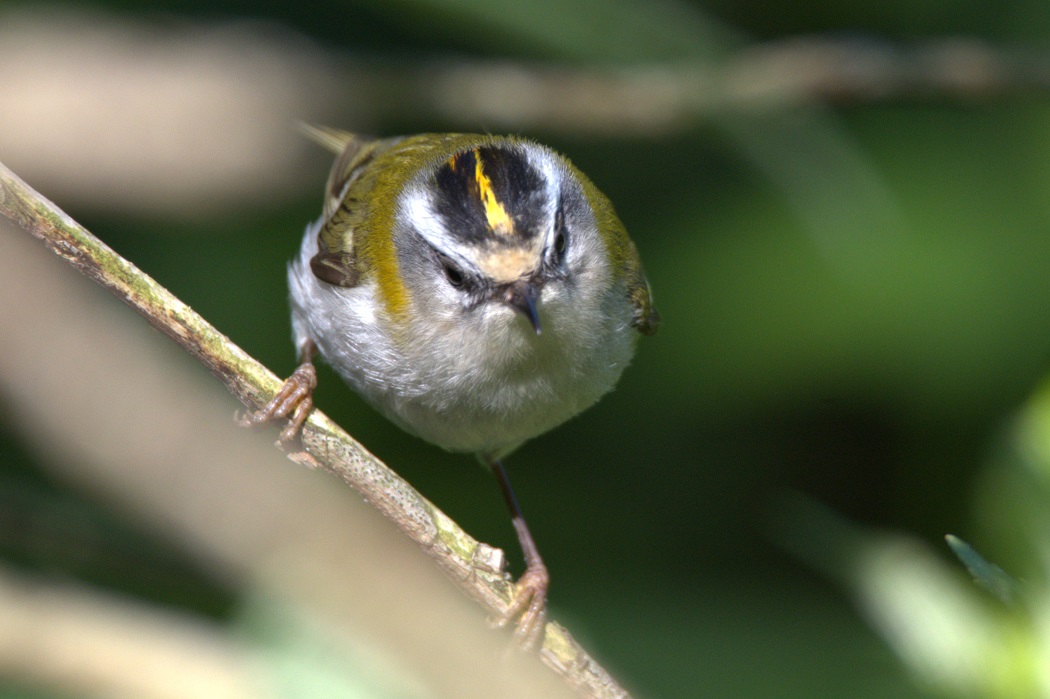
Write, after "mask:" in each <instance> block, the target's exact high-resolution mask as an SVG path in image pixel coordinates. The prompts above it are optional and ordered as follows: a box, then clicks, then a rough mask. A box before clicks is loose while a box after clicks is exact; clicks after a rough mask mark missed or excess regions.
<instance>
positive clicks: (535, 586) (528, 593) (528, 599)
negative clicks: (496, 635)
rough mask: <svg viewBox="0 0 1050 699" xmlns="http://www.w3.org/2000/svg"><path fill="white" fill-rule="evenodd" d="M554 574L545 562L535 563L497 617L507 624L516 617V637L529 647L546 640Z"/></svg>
mask: <svg viewBox="0 0 1050 699" xmlns="http://www.w3.org/2000/svg"><path fill="white" fill-rule="evenodd" d="M549 587H550V575H548V574H547V568H546V567H545V566H544V565H543V564H542V563H541V564H540V565H538V566H531V567H529V568H528V569H526V570H525V573H524V574H523V575H522V576H521V577H520V578H518V582H517V583H516V584H515V585H514V599H512V600H511V603H510V606H509V607H507V609H506V611H504V612H503V614H501V615H500V616H499V618H498V619H496V626H497V627H499V628H504V627H506V626H508V625H509V624H510V623H511V622H512V621H513V620H514V619H517V624H516V625H515V627H514V641H515V643H517V644H518V646H519V647H520V648H521V649H522V650H525V651H531V650H534V649H535V648H537V647H538V646H539V645H542V643H543V635H544V630H545V628H546V625H547V624H546V622H547V589H548V588H549Z"/></svg>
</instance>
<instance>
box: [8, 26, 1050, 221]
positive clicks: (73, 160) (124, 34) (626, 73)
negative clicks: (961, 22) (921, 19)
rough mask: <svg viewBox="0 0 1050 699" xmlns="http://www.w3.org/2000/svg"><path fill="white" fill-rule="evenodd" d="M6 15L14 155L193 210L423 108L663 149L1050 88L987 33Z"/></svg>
mask: <svg viewBox="0 0 1050 699" xmlns="http://www.w3.org/2000/svg"><path fill="white" fill-rule="evenodd" d="M2 20H3V21H2V22H0V65H3V66H7V68H6V69H5V70H4V73H5V76H4V78H5V79H4V84H5V89H4V91H3V93H2V94H0V148H2V152H3V153H4V156H5V161H6V162H7V163H8V164H9V165H10V166H11V167H13V168H14V170H15V171H16V172H19V173H21V174H22V175H23V176H24V177H26V178H27V179H29V180H30V181H34V182H37V184H38V186H40V187H43V188H45V189H47V190H48V191H51V192H56V194H55V196H59V195H61V196H60V198H62V199H63V200H72V201H74V202H77V203H82V204H84V205H87V206H90V207H111V208H119V209H121V210H136V209H138V210H140V212H142V213H145V212H156V213H163V214H164V215H170V216H176V217H189V218H196V217H201V216H206V215H208V213H209V212H213V211H214V210H215V209H216V207H227V206H230V205H238V204H239V205H240V206H252V205H254V204H258V203H260V202H271V203H272V202H273V200H274V199H288V198H291V197H295V196H299V195H300V194H301V192H302V189H301V188H302V183H303V182H305V181H306V178H304V174H305V172H306V167H307V164H308V163H311V162H312V161H311V160H310V158H309V157H308V154H309V152H310V148H311V147H310V145H309V144H308V143H306V142H305V140H304V139H299V138H296V137H294V136H293V135H292V134H291V128H292V125H293V124H294V123H296V122H297V121H298V120H302V119H305V120H308V121H313V122H320V123H328V124H339V125H352V127H353V128H354V129H356V130H359V131H366V132H369V131H371V132H376V133H384V134H385V133H387V132H388V130H389V127H388V126H386V125H387V124H390V123H392V122H393V123H396V122H398V121H402V120H403V117H404V116H405V115H414V117H415V118H423V119H426V120H428V121H430V122H431V123H432V124H433V125H434V128H435V129H437V130H443V129H446V128H462V125H464V124H476V125H481V127H482V128H483V129H485V130H490V131H511V132H523V133H529V132H532V133H535V132H554V133H562V134H568V135H573V134H585V135H588V136H589V137H595V136H601V137H604V138H611V137H616V138H625V137H639V136H644V137H647V138H652V137H655V136H660V135H669V134H673V133H681V132H685V131H689V130H692V129H695V128H697V127H698V126H700V125H703V124H705V123H712V122H713V123H718V122H720V121H722V120H727V119H728V120H732V119H734V118H735V115H738V114H768V113H770V112H776V111H779V110H785V109H791V108H794V107H798V106H800V105H813V104H838V105H842V104H852V105H861V104H870V103H898V102H902V101H915V100H923V101H943V100H952V101H959V102H973V101H976V100H980V101H982V102H983V103H987V102H988V100H991V99H1004V98H1010V99H1017V98H1019V97H1025V96H1039V95H1042V96H1045V95H1046V93H1047V90H1048V89H1050V52H1046V51H1039V50H1034V49H1027V50H1021V49H1017V48H1014V47H1009V46H996V45H993V44H990V43H988V42H986V41H982V40H980V39H975V38H947V39H936V40H925V41H912V42H907V43H901V42H890V41H887V40H880V39H876V38H867V39H859V38H852V39H851V38H841V39H837V38H833V37H822V36H812V37H793V38H791V39H786V40H781V41H769V42H765V43H760V44H755V45H750V46H748V45H741V46H738V47H734V48H724V49H722V50H718V51H712V52H711V55H709V56H706V57H704V58H702V59H691V60H680V59H679V60H673V61H647V62H636V63H633V64H628V65H620V66H614V65H608V66H604V67H603V66H600V65H586V64H583V65H574V64H569V63H564V64H561V65H559V64H557V63H554V62H547V63H544V62H539V61H535V60H532V61H529V60H520V61H509V60H506V59H503V60H470V59H463V58H460V59H457V58H453V57H446V58H443V59H439V60H434V59H433V58H430V59H427V60H420V61H413V60H410V59H405V58H393V57H387V58H382V57H379V58H377V57H369V58H361V57H357V56H355V55H354V54H352V53H343V52H334V51H326V50H324V49H323V48H322V47H321V46H319V45H317V44H315V43H312V42H310V41H308V40H307V39H306V38H304V37H303V36H301V35H298V34H295V33H294V32H291V31H288V30H283V29H281V28H279V27H276V26H273V25H268V24H260V23H251V22H239V23H227V24H225V25H197V24H180V25H177V26H174V27H173V26H166V25H162V24H159V23H148V22H145V21H141V20H139V21H133V20H128V19H118V18H117V17H116V16H113V15H105V14H95V13H86V12H84V11H80V12H74V13H59V12H50V13H31V12H26V11H22V12H19V11H17V10H7V11H5V12H4V13H3V15H2ZM59 46H60V47H61V50H60V51H56V50H55V47H59ZM15 66H17V69H14V67H15ZM67 115H76V119H77V123H78V128H77V131H78V132H83V133H90V134H91V138H83V137H81V136H80V134H79V133H78V132H73V131H71V130H70V129H69V127H68V126H67V125H66V124H65V119H66V117H67ZM457 125H459V126H457ZM474 128H478V127H474ZM187 144H193V147H189V148H188V147H186V145H187ZM261 144H265V147H261ZM86 173H90V176H85V174H86ZM114 197H116V198H114Z"/></svg>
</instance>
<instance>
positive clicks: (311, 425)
mask: <svg viewBox="0 0 1050 699" xmlns="http://www.w3.org/2000/svg"><path fill="white" fill-rule="evenodd" d="M0 216H3V217H4V218H6V219H8V220H10V221H11V222H12V223H13V224H14V225H15V226H16V227H18V228H20V229H22V230H24V231H25V232H27V233H30V234H31V235H33V236H35V237H36V238H39V239H40V240H42V241H43V242H44V244H45V245H46V246H47V247H48V248H50V249H51V250H52V251H53V252H54V253H55V254H57V255H58V256H59V257H61V258H63V259H64V260H66V261H67V262H68V263H69V264H70V265H72V266H73V267H75V268H76V269H78V270H79V271H81V272H82V273H83V274H85V275H86V276H88V277H89V278H91V279H93V280H95V281H96V282H98V283H99V284H101V285H102V286H103V287H105V288H107V289H108V290H109V291H110V292H112V293H113V294H114V295H115V296H116V297H118V298H119V299H121V300H122V301H123V302H124V303H126V304H127V305H129V306H131V307H132V308H133V309H135V310H136V311H137V312H138V313H139V314H140V315H142V316H143V317H145V318H146V319H147V320H148V321H149V323H150V324H151V325H153V326H154V327H155V328H157V329H158V330H160V331H161V332H163V333H164V334H166V335H168V336H169V337H170V338H172V339H173V340H175V342H176V343H178V344H179V345H180V346H181V347H182V348H183V349H185V350H186V351H187V352H189V353H190V354H191V355H192V356H194V357H195V358H196V359H197V360H198V361H200V362H201V363H202V364H204V365H205V366H206V367H207V368H208V369H209V370H210V371H211V373H212V374H213V375H215V376H216V377H217V378H218V379H219V380H220V381H221V382H222V383H223V384H224V385H225V386H226V387H227V388H228V389H229V391H230V392H231V393H232V394H233V395H234V396H236V397H237V398H238V399H239V400H240V401H241V402H242V403H243V404H244V405H245V406H246V407H247V408H249V409H253V410H254V409H257V408H259V407H261V406H262V405H264V404H265V403H266V401H267V400H269V398H270V397H271V396H272V395H273V394H274V393H275V392H276V391H277V390H278V388H279V387H280V384H281V382H280V380H279V379H278V378H277V377H276V376H275V375H274V374H273V373H272V372H270V371H269V370H268V369H266V368H265V367H264V366H262V365H261V364H259V363H258V362H257V361H255V360H254V359H252V358H251V357H250V356H248V355H247V354H246V353H245V352H244V351H243V350H241V349H240V348H239V347H237V346H236V345H235V344H233V343H232V342H231V341H230V340H229V338H227V337H226V336H224V335H223V334H222V333H220V332H219V331H218V330H216V329H215V328H214V327H213V326H212V325H210V324H209V323H208V322H207V321H205V320H204V319H203V318H201V317H200V316H199V315H197V314H196V313H195V312H194V311H193V310H192V309H191V308H190V307H189V306H187V305H186V304H185V303H183V302H182V301H180V300H179V299H178V298H176V297H175V296H173V295H172V294H171V293H170V292H168V291H167V290H166V289H164V288H163V287H162V286H160V285H159V284H158V283H157V282H156V281H154V280H153V279H151V278H150V277H149V276H148V275H146V274H145V273H143V272H142V271H141V270H139V269H138V268H137V267H135V266H134V265H133V264H131V263H130V262H128V261H127V260H125V259H124V258H122V257H121V256H120V255H118V254H117V253H116V252H114V251H113V250H112V249H111V248H109V247H108V246H106V245H105V244H104V243H102V242H101V241H100V240H99V239H98V238H96V237H94V236H93V235H92V234H91V233H89V232H88V231H87V230H85V229H84V228H83V227H82V226H80V225H79V224H78V223H76V222H75V221H73V220H72V219H71V218H70V217H69V216H68V215H66V214H65V213H64V212H62V211H61V210H59V209H58V208H57V207H55V205H54V204H52V203H51V202H50V201H48V200H47V199H45V198H44V197H42V196H41V195H40V194H38V193H37V192H36V191H34V190H33V189H32V188H30V187H29V186H28V185H26V184H25V183H24V182H23V181H22V180H21V179H19V178H18V177H17V176H16V175H15V174H14V173H12V172H11V171H10V170H9V169H7V168H6V167H5V166H4V165H3V164H0ZM302 443H303V451H299V452H295V453H292V454H289V458H291V459H293V460H294V461H296V462H298V463H300V464H303V465H306V466H309V467H311V468H316V469H322V470H325V471H327V472H329V473H331V474H333V475H335V476H337V477H339V478H340V479H342V480H343V481H344V482H346V483H347V484H348V485H350V486H351V487H353V488H354V489H355V490H357V491H358V492H359V493H360V494H361V495H362V496H364V498H365V499H366V500H367V501H368V502H369V503H371V504H372V505H373V506H374V507H375V508H376V509H377V510H379V511H380V512H381V513H382V514H383V515H384V516H385V517H386V518H387V519H389V520H391V521H392V522H393V523H394V524H395V525H396V526H397V527H398V528H399V529H400V530H401V531H402V532H404V533H405V534H406V535H407V536H408V537H409V538H410V539H411V540H412V541H413V542H414V543H415V544H416V545H417V546H418V547H420V548H421V549H422V550H423V551H424V552H425V553H426V554H427V555H428V556H429V557H430V558H432V559H433V560H434V561H435V562H436V563H437V564H438V565H439V566H440V567H441V568H442V569H443V570H444V571H445V572H446V573H448V574H449V576H450V577H451V578H452V579H453V581H454V582H455V583H456V584H457V585H458V586H459V587H460V588H461V589H462V590H463V591H464V592H465V593H466V594H467V595H469V596H470V597H471V598H473V599H474V600H476V601H477V602H479V603H480V604H481V605H482V606H483V607H484V608H485V609H486V610H488V611H489V612H490V613H492V614H496V615H498V614H500V613H502V612H503V611H505V610H506V608H507V607H508V605H509V603H510V600H511V597H512V582H511V581H510V579H509V576H508V575H507V574H506V573H505V572H504V570H503V555H502V551H500V550H499V549H494V548H493V547H491V546H488V545H487V544H483V543H480V542H478V541H476V540H475V539H473V538H472V537H471V536H470V535H468V534H467V533H466V532H464V531H463V530H462V529H460V528H459V526H458V525H456V523H455V522H453V521H452V520H451V519H449V517H448V516H447V515H445V514H444V513H443V512H441V511H440V510H439V509H438V508H436V507H435V506H434V505H432V504H431V503H430V502H428V501H427V500H426V499H425V498H424V497H423V496H422V495H420V494H419V493H418V492H416V491H415V489H413V488H412V486H410V485H409V484H408V483H407V482H405V481H404V480H402V479H401V478H400V477H399V476H398V475H397V474H396V473H394V472H393V471H392V470H391V469H390V468H388V467H387V466H386V465H385V464H383V463H382V462H381V461H379V460H378V459H377V458H376V457H375V456H373V455H372V454H370V453H369V452H368V451H367V450H366V449H365V448H364V447H363V446H361V445H360V444H359V443H358V442H357V441H355V440H354V439H353V438H352V437H350V436H349V435H348V434H347V433H346V432H344V431H343V430H342V429H341V428H340V427H339V426H338V425H336V424H334V423H333V422H332V421H331V420H330V419H329V418H328V417H326V416H325V415H324V414H322V413H321V412H320V411H317V410H315V411H313V413H312V414H311V415H310V418H309V420H308V421H307V422H306V424H305V425H304V428H303V433H302ZM540 655H541V658H542V659H543V661H544V662H545V663H546V664H547V665H548V666H550V667H551V668H553V669H554V670H555V671H556V672H558V673H559V674H560V675H562V677H563V678H564V680H565V681H566V682H567V683H568V684H569V685H570V686H572V687H573V688H575V689H576V690H577V691H578V692H579V693H580V694H581V695H582V696H589V697H597V698H605V697H628V695H627V693H626V691H625V690H624V689H622V688H621V687H620V686H619V685H618V684H617V683H616V681H615V680H614V679H613V678H612V677H611V676H610V675H609V674H608V672H607V671H606V670H605V669H604V668H602V667H601V666H600V665H599V664H598V663H597V662H596V661H594V660H593V659H592V658H591V657H590V656H589V655H588V654H587V653H586V652H585V651H584V650H583V648H582V647H581V646H580V645H579V644H578V643H577V642H576V641H575V640H574V639H573V638H572V636H571V635H570V634H569V633H568V631H566V630H565V629H564V628H563V627H561V626H560V625H558V624H557V623H554V622H549V623H548V624H547V628H546V638H545V641H544V645H543V648H542V650H541V651H540Z"/></svg>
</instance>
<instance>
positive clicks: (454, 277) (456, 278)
mask: <svg viewBox="0 0 1050 699" xmlns="http://www.w3.org/2000/svg"><path fill="white" fill-rule="evenodd" d="M441 266H442V267H443V268H444V270H445V279H447V280H448V283H449V284H451V285H452V286H453V287H454V288H456V289H462V288H463V283H464V279H463V273H462V272H460V271H459V268H458V267H456V266H455V265H454V264H452V263H451V262H449V261H448V260H445V261H443V262H442V263H441Z"/></svg>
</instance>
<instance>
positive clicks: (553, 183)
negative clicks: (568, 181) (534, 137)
mask: <svg viewBox="0 0 1050 699" xmlns="http://www.w3.org/2000/svg"><path fill="white" fill-rule="evenodd" d="M525 157H526V158H527V159H528V162H529V164H530V165H532V167H533V168H535V169H536V170H537V171H538V172H539V173H540V174H541V175H542V176H543V179H544V182H545V184H546V186H547V211H546V212H544V213H545V214H546V230H545V231H544V235H543V239H544V241H545V247H546V246H550V245H551V244H553V239H554V217H555V215H556V212H557V210H558V203H559V202H560V201H561V183H562V180H564V179H565V170H564V166H563V165H562V163H561V162H560V161H559V158H558V156H556V155H555V154H554V153H552V152H550V151H548V150H547V149H546V148H544V147H543V146H539V145H533V146H531V147H529V148H526V149H525Z"/></svg>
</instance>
